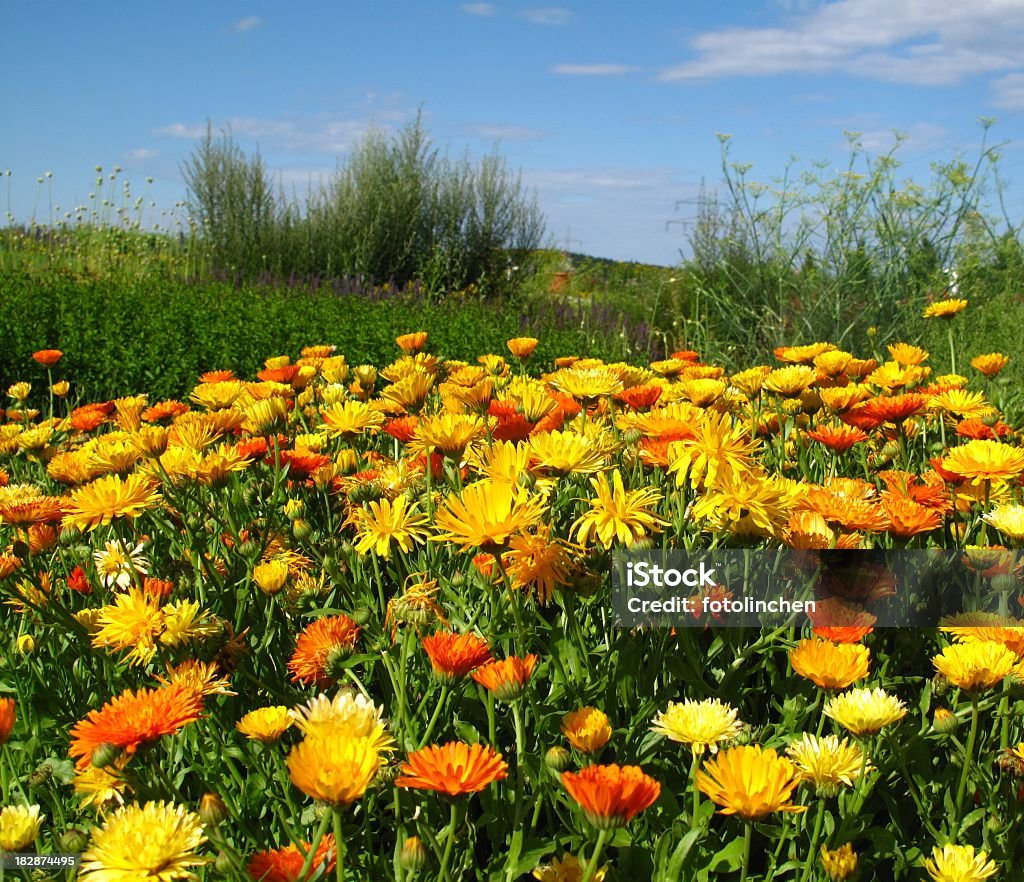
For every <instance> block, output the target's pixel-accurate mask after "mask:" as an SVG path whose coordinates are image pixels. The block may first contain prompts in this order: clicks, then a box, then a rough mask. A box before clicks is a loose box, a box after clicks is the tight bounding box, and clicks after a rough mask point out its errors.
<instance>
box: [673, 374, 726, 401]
mask: <svg viewBox="0 0 1024 882" xmlns="http://www.w3.org/2000/svg"><path fill="white" fill-rule="evenodd" d="M679 386H680V389H681V390H682V393H683V397H684V398H686V400H687V401H689V402H690V403H691V404H695V405H696V406H697V407H708V406H709V405H711V404H713V403H714V402H716V401H717V400H718V399H719V398H721V397H722V394H723V393H724V392H725V390H726V384H725V383H724V382H723V381H722V380H718V379H688V380H683V381H682V382H681V383H680V384H679Z"/></svg>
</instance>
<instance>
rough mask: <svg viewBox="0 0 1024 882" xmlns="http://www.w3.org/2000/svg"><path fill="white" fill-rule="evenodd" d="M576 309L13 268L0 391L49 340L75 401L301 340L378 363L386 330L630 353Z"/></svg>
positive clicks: (537, 357) (458, 354)
mask: <svg viewBox="0 0 1024 882" xmlns="http://www.w3.org/2000/svg"><path fill="white" fill-rule="evenodd" d="M587 324H588V321H587V316H586V315H582V316H569V315H566V314H564V313H561V314H555V313H554V312H552V313H550V314H543V313H540V312H537V311H536V310H534V311H533V312H532V313H531V314H524V313H523V312H522V311H521V310H520V309H519V308H518V307H512V306H508V305H502V304H492V303H481V302H478V301H461V302H460V301H455V300H446V301H442V302H441V303H439V304H431V303H429V302H427V301H426V300H425V299H424V298H422V297H419V296H417V295H413V294H395V293H392V294H390V295H387V296H380V295H379V294H369V295H368V294H358V293H357V294H352V293H336V292H335V290H333V289H332V288H331V287H330V286H322V287H319V288H316V289H310V288H303V287H287V286H275V287H262V286H255V285H252V286H243V287H235V286H233V285H230V284H225V283H211V282H203V283H201V284H194V285H193V284H186V283H183V282H173V281H171V282H168V281H162V282H154V281H113V280H97V281H85V282H83V281H81V280H79V279H74V278H71V277H68V276H64V275H61V274H57V273H49V274H46V275H42V276H37V275H31V274H28V273H18V272H16V273H12V274H9V275H7V276H6V277H4V278H2V279H0V325H2V327H3V328H4V329H5V330H4V343H3V345H2V347H0V383H2V384H3V385H2V388H3V389H6V388H7V386H8V385H9V384H10V383H12V382H14V381H16V380H23V379H24V380H33V381H35V383H36V384H37V385H36V389H35V390H34V391H39V392H42V390H43V385H44V384H43V383H42V382H41V378H42V377H43V376H44V372H43V369H42V368H41V367H39V366H38V365H36V364H35V363H34V362H33V361H32V360H31V355H32V353H33V352H34V351H36V350H38V349H42V348H57V349H61V350H63V351H64V353H65V357H64V359H63V360H62V361H61V363H60V366H59V373H60V375H61V376H62V377H64V378H66V379H69V380H70V381H71V382H72V384H73V389H74V390H75V392H76V393H77V394H79V395H80V396H81V397H82V398H83V399H86V400H96V399H105V398H112V397H116V396H119V395H127V394H134V393H139V392H148V393H149V394H150V396H151V398H154V399H157V398H166V397H177V396H181V395H183V394H185V393H187V392H188V390H190V389H191V388H192V386H193V385H194V384H195V382H196V380H197V377H198V375H199V374H200V373H202V372H203V371H207V370H213V369H224V368H230V369H232V370H234V371H236V372H237V373H238V374H239V375H240V376H246V377H252V376H253V375H254V374H255V372H256V371H257V370H259V369H260V368H261V366H262V364H263V361H264V359H265V358H267V357H269V356H273V355H285V354H287V355H290V356H292V357H296V356H298V354H299V351H300V350H301V349H302V347H303V346H307V345H311V344H320V343H332V344H334V345H335V346H337V349H338V352H339V353H343V354H344V355H345V356H346V357H347V358H348V360H349V362H350V363H351V364H359V363H362V362H371V363H374V364H377V365H380V364H387V363H388V362H390V361H392V360H393V359H394V358H395V357H397V356H398V355H399V354H400V352H399V350H398V348H397V347H396V345H395V337H396V336H397V335H399V334H402V333H406V332H409V331H418V330H425V331H428V332H429V333H430V339H429V343H428V346H427V348H428V350H429V351H430V352H432V353H435V354H437V355H440V356H445V357H449V358H460V359H465V360H467V361H475V360H476V358H477V356H479V355H481V354H482V353H486V352H497V353H502V354H505V355H507V354H508V350H507V349H506V347H505V341H506V340H508V339H509V338H510V337H517V336H536V337H538V338H539V339H540V341H541V342H540V345H539V346H538V348H537V351H536V353H535V354H534V356H533V359H532V361H531V365H537V366H538V367H542V366H545V365H546V366H549V367H550V366H551V364H552V363H553V361H554V358H555V357H556V356H558V355H569V354H576V355H590V356H599V357H604V358H608V359H621V358H627V357H629V356H630V351H629V344H628V341H627V340H626V339H625V337H624V335H622V334H616V333H606V332H605V333H597V332H591V331H590V329H589V328H588V327H587Z"/></svg>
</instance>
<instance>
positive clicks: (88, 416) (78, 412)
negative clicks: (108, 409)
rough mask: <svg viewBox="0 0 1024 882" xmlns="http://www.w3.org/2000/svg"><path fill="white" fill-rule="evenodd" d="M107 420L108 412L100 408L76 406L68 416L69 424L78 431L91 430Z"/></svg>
mask: <svg viewBox="0 0 1024 882" xmlns="http://www.w3.org/2000/svg"><path fill="white" fill-rule="evenodd" d="M106 421H107V414H106V413H105V412H104V411H102V410H100V409H99V408H96V407H92V406H86V407H76V408H75V409H74V410H73V411H71V416H70V417H68V424H69V425H70V426H71V428H72V429H75V430H76V431H78V432H91V431H92V430H93V429H95V428H97V427H98V426H100V425H102V424H103V423H105V422H106Z"/></svg>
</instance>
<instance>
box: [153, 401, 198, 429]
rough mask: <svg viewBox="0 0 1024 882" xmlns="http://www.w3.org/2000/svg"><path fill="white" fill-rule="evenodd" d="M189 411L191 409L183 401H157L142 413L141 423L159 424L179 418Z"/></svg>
mask: <svg viewBox="0 0 1024 882" xmlns="http://www.w3.org/2000/svg"><path fill="white" fill-rule="evenodd" d="M189 410H191V408H190V407H189V406H188V405H187V404H185V402H183V401H175V400H174V399H170V400H168V401H159V402H157V403H156V404H154V405H152V406H151V407H147V408H146V409H145V410H144V411H142V421H143V422H144V423H160V422H163V421H164V420H171V419H174V417H179V416H181V415H182V414H183V413H188V412H189Z"/></svg>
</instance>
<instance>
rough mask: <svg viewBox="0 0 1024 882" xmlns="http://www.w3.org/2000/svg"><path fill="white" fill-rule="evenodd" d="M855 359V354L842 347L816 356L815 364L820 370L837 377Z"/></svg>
mask: <svg viewBox="0 0 1024 882" xmlns="http://www.w3.org/2000/svg"><path fill="white" fill-rule="evenodd" d="M852 360H853V355H852V354H851V353H849V352H843V351H842V350H841V349H831V350H829V351H828V352H823V353H821V355H816V356H814V361H813V363H814V366H815V367H816V368H817V369H818V370H819V371H824V372H825V373H826V374H828V375H829V376H831V377H836V376H838V375H839V374H841V373H843V371H845V370H846V366H847V365H848V364H849V363H850V362H851V361H852Z"/></svg>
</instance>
